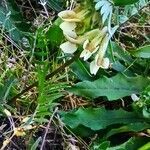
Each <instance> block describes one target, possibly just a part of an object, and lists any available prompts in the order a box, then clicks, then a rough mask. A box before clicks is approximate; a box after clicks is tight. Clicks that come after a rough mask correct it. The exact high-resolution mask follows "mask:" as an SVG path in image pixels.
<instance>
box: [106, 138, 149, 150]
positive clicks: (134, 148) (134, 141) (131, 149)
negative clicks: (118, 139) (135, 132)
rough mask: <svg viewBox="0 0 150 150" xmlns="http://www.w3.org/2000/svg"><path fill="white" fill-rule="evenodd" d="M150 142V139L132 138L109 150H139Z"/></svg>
mask: <svg viewBox="0 0 150 150" xmlns="http://www.w3.org/2000/svg"><path fill="white" fill-rule="evenodd" d="M148 141H149V139H148V138H144V137H132V138H130V139H129V140H128V141H126V142H125V143H123V144H121V145H117V146H114V147H110V148H108V149H107V150H138V149H139V148H140V147H141V146H142V145H144V144H146V143H147V142H148ZM141 150H148V149H141Z"/></svg>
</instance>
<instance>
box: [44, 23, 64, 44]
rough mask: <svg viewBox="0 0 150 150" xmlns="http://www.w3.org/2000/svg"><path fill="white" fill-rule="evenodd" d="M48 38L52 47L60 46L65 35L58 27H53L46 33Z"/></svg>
mask: <svg viewBox="0 0 150 150" xmlns="http://www.w3.org/2000/svg"><path fill="white" fill-rule="evenodd" d="M46 38H47V40H48V41H49V42H50V43H51V45H53V46H59V45H60V44H61V42H62V40H63V39H64V35H63V32H62V30H61V29H60V27H59V26H58V25H52V26H51V27H50V28H49V30H48V32H47V33H46Z"/></svg>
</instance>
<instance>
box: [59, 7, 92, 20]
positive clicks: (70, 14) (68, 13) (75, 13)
mask: <svg viewBox="0 0 150 150" xmlns="http://www.w3.org/2000/svg"><path fill="white" fill-rule="evenodd" d="M88 13H89V10H88V9H83V8H81V7H78V8H77V9H74V10H64V11H61V12H60V13H59V14H58V16H59V17H60V18H61V19H62V20H63V21H66V22H81V21H82V20H83V19H84V18H85V16H86V15H87V14H88Z"/></svg>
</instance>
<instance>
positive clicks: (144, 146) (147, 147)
mask: <svg viewBox="0 0 150 150" xmlns="http://www.w3.org/2000/svg"><path fill="white" fill-rule="evenodd" d="M149 149H150V142H148V143H146V144H145V145H143V146H142V147H140V148H139V150H149Z"/></svg>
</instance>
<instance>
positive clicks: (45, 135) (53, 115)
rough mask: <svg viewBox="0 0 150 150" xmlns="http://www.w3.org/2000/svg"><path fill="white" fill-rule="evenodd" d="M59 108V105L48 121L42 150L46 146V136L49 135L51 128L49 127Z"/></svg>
mask: <svg viewBox="0 0 150 150" xmlns="http://www.w3.org/2000/svg"><path fill="white" fill-rule="evenodd" d="M57 110H58V107H56V108H55V111H54V112H53V114H52V115H51V117H50V120H49V122H48V124H47V126H46V130H45V134H44V137H43V141H42V145H41V148H40V150H43V147H44V143H45V140H46V136H47V133H48V130H49V128H50V125H51V122H52V119H53V117H54V115H55V113H56V112H57Z"/></svg>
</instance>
